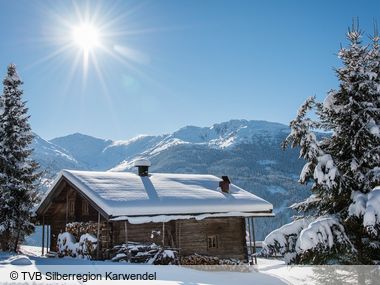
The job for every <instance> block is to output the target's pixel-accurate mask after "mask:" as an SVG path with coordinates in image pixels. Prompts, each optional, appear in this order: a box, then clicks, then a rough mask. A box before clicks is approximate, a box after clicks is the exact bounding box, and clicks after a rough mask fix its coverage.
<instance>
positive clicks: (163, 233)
mask: <svg viewBox="0 0 380 285" xmlns="http://www.w3.org/2000/svg"><path fill="white" fill-rule="evenodd" d="M164 246H165V223H164V222H163V223H162V247H164Z"/></svg>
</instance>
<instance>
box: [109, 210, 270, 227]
mask: <svg viewBox="0 0 380 285" xmlns="http://www.w3.org/2000/svg"><path fill="white" fill-rule="evenodd" d="M274 216H275V214H274V213H264V212H258V213H248V212H226V213H206V214H200V215H157V216H137V217H131V216H119V217H115V218H112V219H110V221H128V222H129V223H131V224H145V223H151V222H152V223H166V222H169V221H172V220H188V219H196V220H197V221H200V220H203V219H206V218H218V217H274Z"/></svg>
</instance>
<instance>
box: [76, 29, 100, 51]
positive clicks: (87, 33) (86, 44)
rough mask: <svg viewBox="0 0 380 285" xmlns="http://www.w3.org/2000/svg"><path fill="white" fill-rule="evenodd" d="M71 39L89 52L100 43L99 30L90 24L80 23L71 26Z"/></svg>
mask: <svg viewBox="0 0 380 285" xmlns="http://www.w3.org/2000/svg"><path fill="white" fill-rule="evenodd" d="M73 40H74V42H75V44H76V45H78V46H79V47H80V48H82V49H83V51H84V52H89V51H91V50H92V49H93V48H95V47H97V46H99V44H100V40H99V31H98V29H97V28H96V27H94V26H93V25H91V24H86V23H85V24H81V25H79V26H76V27H74V28H73Z"/></svg>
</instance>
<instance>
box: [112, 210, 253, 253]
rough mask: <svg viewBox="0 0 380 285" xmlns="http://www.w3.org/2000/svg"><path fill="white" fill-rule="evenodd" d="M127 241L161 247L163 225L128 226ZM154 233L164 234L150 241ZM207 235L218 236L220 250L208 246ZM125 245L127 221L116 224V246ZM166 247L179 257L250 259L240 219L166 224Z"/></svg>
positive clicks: (114, 234) (209, 219)
mask: <svg viewBox="0 0 380 285" xmlns="http://www.w3.org/2000/svg"><path fill="white" fill-rule="evenodd" d="M127 231H128V241H135V242H155V243H157V244H160V245H162V223H146V224H130V223H127ZM152 231H160V232H161V235H160V236H159V237H157V238H155V239H154V238H153V239H152V238H151V234H152ZM208 236H216V237H217V247H215V248H209V247H208V242H207V241H208V240H207V238H208ZM124 242H126V238H125V225H124V221H122V222H114V223H113V243H114V245H116V244H122V243H124ZM164 246H167V247H173V248H177V249H178V250H179V253H180V255H183V256H186V255H191V254H194V253H198V254H204V255H210V256H218V257H220V258H238V259H240V260H246V259H247V250H246V240H245V221H244V218H240V217H227V218H208V219H204V220H200V221H197V220H195V219H191V220H178V221H170V222H168V223H165V244H164Z"/></svg>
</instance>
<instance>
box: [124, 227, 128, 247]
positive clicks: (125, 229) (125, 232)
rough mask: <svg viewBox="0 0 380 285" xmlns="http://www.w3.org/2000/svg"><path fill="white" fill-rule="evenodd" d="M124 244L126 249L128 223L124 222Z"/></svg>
mask: <svg viewBox="0 0 380 285" xmlns="http://www.w3.org/2000/svg"><path fill="white" fill-rule="evenodd" d="M124 234H125V244H126V245H127V247H128V221H124Z"/></svg>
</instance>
